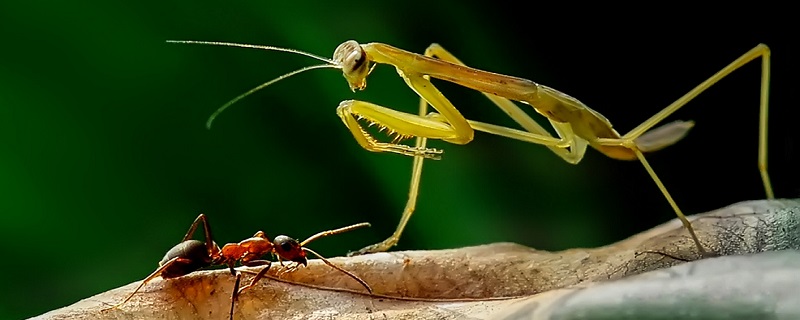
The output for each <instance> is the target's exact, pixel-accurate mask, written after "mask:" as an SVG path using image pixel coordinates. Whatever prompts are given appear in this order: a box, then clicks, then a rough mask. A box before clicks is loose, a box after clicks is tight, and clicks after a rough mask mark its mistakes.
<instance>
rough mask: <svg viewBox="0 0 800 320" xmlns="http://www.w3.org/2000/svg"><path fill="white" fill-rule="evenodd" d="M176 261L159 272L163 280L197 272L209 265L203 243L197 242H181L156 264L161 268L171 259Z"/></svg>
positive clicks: (209, 260) (206, 250) (208, 258)
mask: <svg viewBox="0 0 800 320" xmlns="http://www.w3.org/2000/svg"><path fill="white" fill-rule="evenodd" d="M176 258H177V259H178V260H177V261H175V262H173V263H172V264H171V265H170V266H169V267H167V268H166V269H164V271H162V272H161V277H162V278H164V279H169V278H176V277H180V276H184V275H187V274H189V273H191V272H194V271H197V270H199V269H200V268H203V267H207V266H209V265H211V257H209V256H208V249H207V248H206V244H205V242H202V241H199V240H186V241H183V242H181V243H179V244H177V245H175V246H174V247H172V249H169V251H167V254H166V255H164V258H163V259H161V261H160V262H159V263H158V265H159V266H163V265H164V264H166V263H167V262H169V261H170V260H172V259H176Z"/></svg>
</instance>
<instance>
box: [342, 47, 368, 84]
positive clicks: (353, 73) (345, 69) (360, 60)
mask: <svg viewBox="0 0 800 320" xmlns="http://www.w3.org/2000/svg"><path fill="white" fill-rule="evenodd" d="M333 63H334V64H336V65H338V66H340V67H341V68H342V73H343V74H344V78H345V79H347V84H349V85H350V90H353V91H354V92H355V91H356V89H358V90H364V89H365V88H366V87H367V76H369V72H370V67H369V57H368V56H367V53H366V52H365V51H364V49H363V48H361V45H359V44H358V42H355V41H354V40H348V41H345V42H343V43H342V44H340V45H339V46H338V47H336V50H335V51H334V52H333Z"/></svg>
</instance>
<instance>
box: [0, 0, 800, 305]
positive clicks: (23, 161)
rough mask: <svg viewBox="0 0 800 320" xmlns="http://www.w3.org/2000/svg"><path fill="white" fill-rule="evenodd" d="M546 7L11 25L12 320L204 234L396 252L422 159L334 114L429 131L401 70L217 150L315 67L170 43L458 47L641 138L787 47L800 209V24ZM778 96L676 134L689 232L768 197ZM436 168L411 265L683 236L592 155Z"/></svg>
mask: <svg viewBox="0 0 800 320" xmlns="http://www.w3.org/2000/svg"><path fill="white" fill-rule="evenodd" d="M387 3H388V2H387ZM546 5H547V3H541V4H534V5H533V7H532V8H534V9H533V10H531V9H524V8H519V7H506V6H502V5H501V4H500V3H498V2H491V3H489V2H483V1H472V2H461V1H436V2H430V3H414V2H394V3H393V4H392V5H391V6H390V5H388V4H387V5H385V6H377V7H376V6H371V5H370V4H369V2H352V3H333V2H331V3H324V4H317V5H315V6H314V7H311V6H310V5H309V4H307V3H300V2H299V1H298V2H295V3H294V4H271V3H268V2H266V1H264V2H257V3H249V4H236V5H228V4H223V3H222V2H219V1H191V2H189V1H186V2H164V3H145V2H141V3H140V2H136V3H128V4H124V3H122V2H116V1H106V2H97V3H93V4H88V3H87V4H83V5H80V4H77V3H74V2H64V3H59V2H55V1H53V2H36V1H30V2H19V3H12V2H4V3H3V4H2V5H0V21H2V22H0V35H2V39H3V40H2V41H3V45H2V49H0V51H1V53H0V58H2V60H0V192H2V193H0V194H2V198H0V219H1V220H0V242H1V243H2V244H3V245H4V246H5V248H4V249H3V252H4V254H3V257H4V260H5V261H3V265H4V267H3V273H2V276H0V279H2V280H1V281H2V286H0V287H2V292H0V301H2V302H0V318H3V319H13V318H22V317H29V316H34V315H37V314H41V313H43V312H46V311H48V310H51V309H54V308H58V307H62V306H65V305H68V304H71V303H73V302H76V301H78V300H80V299H83V298H86V297H89V296H91V295H94V294H97V293H99V292H102V291H105V290H109V289H112V288H115V287H118V286H121V285H124V284H127V283H130V282H133V281H137V280H140V279H142V278H144V277H145V276H146V275H147V274H148V273H150V272H151V271H152V270H153V269H155V267H156V264H157V262H158V261H159V260H160V259H161V257H162V255H163V254H164V252H166V250H167V249H168V248H170V247H171V246H172V245H174V244H175V243H177V242H178V240H180V237H181V236H183V234H184V232H185V231H186V229H187V228H188V227H189V224H190V223H191V221H192V220H193V219H194V218H195V217H196V216H197V214H198V213H200V212H204V213H206V214H207V215H208V216H209V219H210V222H211V224H212V227H213V229H214V232H215V238H216V240H217V241H218V242H220V243H226V242H234V241H239V240H241V239H243V238H246V237H248V236H250V235H252V234H253V233H254V232H255V231H257V230H259V229H261V230H264V231H265V232H267V234H268V235H270V236H275V235H278V234H287V235H292V236H295V237H298V238H305V237H307V236H309V235H311V234H313V233H315V232H317V231H320V230H325V229H330V228H335V227H340V226H344V225H348V224H352V223H356V222H361V221H369V222H372V224H373V227H372V228H370V229H367V230H360V231H357V232H353V233H350V234H344V235H340V236H337V237H332V238H329V239H324V240H320V241H318V242H316V243H314V244H313V246H311V247H313V248H314V249H315V250H317V251H318V252H320V253H322V254H325V255H328V256H338V255H342V254H344V253H346V252H347V251H349V250H355V249H358V248H361V247H363V246H364V245H367V244H371V243H374V242H377V241H379V240H382V239H384V238H385V237H386V236H388V235H389V234H390V233H391V232H392V231H393V230H394V228H395V225H396V223H397V221H398V219H399V214H400V212H401V211H402V209H403V206H404V204H405V201H406V194H407V188H408V182H409V181H408V180H409V174H410V167H411V159H410V158H408V157H402V156H398V155H393V154H376V153H370V152H367V151H364V150H363V149H361V148H360V147H359V146H358V145H357V144H356V142H355V141H354V140H353V138H352V136H351V135H350V133H349V132H348V131H347V130H346V129H345V127H344V126H343V124H342V123H341V121H340V120H339V119H338V117H337V116H336V114H335V111H334V110H335V108H336V106H337V105H338V103H339V101H341V100H345V99H353V98H356V99H362V100H366V101H371V102H374V103H379V104H382V105H385V106H388V107H392V108H396V109H398V110H404V111H407V112H416V106H417V97H416V96H415V95H414V94H413V92H412V91H410V90H409V89H408V88H407V87H405V85H404V84H403V82H402V81H401V79H400V78H398V77H397V74H396V72H395V71H394V70H393V69H392V68H391V67H389V66H378V68H377V69H376V70H375V72H374V73H373V74H372V76H371V77H370V79H369V87H368V88H367V90H366V91H363V92H358V93H355V94H354V93H352V92H350V91H349V89H348V87H347V85H346V83H345V81H344V79H342V77H341V74H340V73H338V72H337V71H334V70H317V71H312V72H308V73H305V74H302V75H298V76H296V77H294V78H290V79H287V80H284V81H283V82H280V83H278V84H276V85H274V86H273V87H270V88H268V89H266V90H264V91H261V92H259V93H257V94H254V95H252V96H250V97H248V98H247V99H245V100H243V101H241V102H240V103H238V104H237V105H235V106H234V107H232V108H231V109H229V110H228V111H226V112H225V113H223V114H222V115H221V116H220V117H219V118H218V119H217V122H216V123H215V126H214V128H213V130H210V131H209V130H206V129H205V127H204V123H205V121H206V118H207V117H208V116H209V115H210V114H211V113H212V112H213V111H214V110H216V108H218V107H219V106H220V105H222V104H223V103H225V102H226V101H228V100H229V99H231V98H233V97H235V96H236V95H238V94H240V93H242V92H244V91H246V90H248V89H250V88H252V87H254V86H256V85H258V84H259V83H262V82H264V81H267V80H269V79H272V78H273V77H275V76H278V75H280V74H283V73H285V72H288V71H291V70H294V69H297V68H300V67H302V66H306V65H310V64H312V63H316V62H315V61H313V60H311V59H308V58H304V57H300V56H294V55H291V54H287V53H276V52H263V51H257V50H250V49H237V48H225V47H210V46H196V45H179V44H167V43H165V42H164V40H167V39H185V40H215V41H230V42H242V43H254V44H268V45H276V46H284V47H290V48H297V49H301V50H305V51H309V52H312V53H316V54H319V55H323V56H330V55H331V54H332V52H333V49H334V48H335V47H336V46H337V45H338V44H339V43H341V42H342V41H345V40H348V39H355V40H358V41H360V42H364V43H366V42H370V41H378V42H384V43H388V44H392V45H395V46H397V47H400V48H404V49H407V50H411V51H416V52H422V51H423V50H424V49H425V47H426V46H427V45H428V44H429V43H431V42H438V43H440V44H442V45H443V46H444V47H445V48H447V49H448V50H450V51H451V52H453V53H454V54H455V55H457V56H458V57H459V58H461V59H462V60H463V61H464V62H465V63H467V64H469V65H471V66H474V67H478V68H482V69H487V70H491V71H494V72H499V73H503V74H509V75H514V76H520V77H524V78H528V79H532V80H534V81H537V82H540V83H542V84H546V85H548V86H551V87H553V88H556V89H559V90H561V91H563V92H565V93H568V94H570V95H572V96H574V97H576V98H578V99H580V100H581V101H583V102H584V103H586V104H587V105H589V106H590V107H592V108H593V109H595V110H597V111H599V112H601V113H603V114H604V115H605V116H606V117H608V118H609V119H610V120H611V121H612V122H613V123H614V125H615V128H617V130H618V131H619V132H620V133H625V132H627V131H628V130H630V129H632V128H633V127H635V126H636V125H638V124H639V123H640V122H641V121H643V120H645V119H647V118H648V117H650V116H651V115H652V114H654V113H655V112H657V111H658V110H660V109H661V108H663V107H665V106H667V105H668V104H669V103H670V102H672V101H674V100H675V99H677V98H678V97H680V96H681V95H683V94H684V93H685V92H687V91H689V90H690V89H692V88H693V87H694V86H695V85H697V84H699V83H700V82H701V81H703V80H705V79H706V78H707V77H708V76H710V75H712V74H713V73H714V72H716V71H718V70H719V69H721V68H722V67H724V66H725V65H726V64H728V63H729V62H731V61H733V60H734V59H735V58H737V57H738V56H739V55H741V54H743V53H744V52H746V51H747V50H749V49H751V48H752V47H754V46H755V45H756V44H758V43H759V42H764V43H766V44H768V45H770V47H771V48H772V50H773V60H772V62H773V64H772V71H773V76H772V85H771V87H770V90H771V95H770V101H771V104H770V106H771V110H770V131H769V133H770V135H769V147H770V149H769V150H770V153H769V160H770V161H769V166H770V170H771V173H772V178H773V185H774V188H775V191H776V195H777V196H778V197H797V195H798V193H800V186H798V183H797V181H798V171H797V169H796V166H791V165H790V164H791V163H796V162H797V161H798V158H799V155H798V150H797V145H798V137H799V136H800V135H799V134H798V133H797V130H796V126H797V125H796V119H797V118H796V117H795V115H796V112H793V111H794V110H795V109H796V108H797V103H796V101H797V98H798V97H797V95H796V87H797V85H798V81H797V80H796V77H797V68H796V66H797V62H796V60H795V59H796V56H797V55H798V51H797V47H796V43H797V42H796V33H793V32H792V30H794V29H796V27H797V24H796V23H794V21H793V20H792V19H791V18H786V17H783V15H784V13H785V12H783V11H786V9H782V8H769V9H766V10H762V9H759V8H757V7H755V5H753V7H747V8H739V9H738V12H736V13H730V12H700V13H698V12H696V11H695V10H696V9H697V8H695V7H691V6H688V7H687V6H680V5H677V4H672V3H670V4H669V5H668V6H665V7H661V8H659V7H656V4H653V6H652V7H650V8H644V7H630V6H625V7H619V8H613V7H602V8H589V7H582V6H580V5H576V4H572V5H570V4H568V6H567V7H564V8H546V7H543V6H546ZM673 11H674V12H673ZM759 77H760V60H759V61H757V62H756V63H751V64H750V65H748V66H746V67H745V68H742V69H741V70H739V71H736V72H735V73H734V74H733V75H732V76H730V77H729V78H726V79H724V80H723V81H721V82H720V83H719V84H718V85H717V86H715V87H713V88H712V89H711V90H709V91H707V92H706V93H704V94H702V95H701V96H700V97H698V98H697V99H696V100H695V101H693V102H692V103H690V104H689V105H688V106H687V107H686V108H684V109H682V110H681V111H679V112H678V113H676V114H675V115H674V116H673V117H671V118H670V120H672V119H692V120H695V121H696V123H697V126H696V127H695V129H693V130H692V131H691V133H690V135H689V136H688V137H687V138H686V139H685V140H684V141H681V142H680V143H678V144H677V145H675V146H672V147H670V148H668V149H666V150H663V151H661V152H658V153H656V154H653V155H651V156H650V157H649V159H650V161H651V164H652V165H653V166H654V168H655V170H656V172H657V173H658V174H659V175H660V176H661V178H662V179H663V182H664V183H665V184H666V186H667V188H668V189H669V190H670V191H671V192H672V195H673V197H674V198H675V200H676V201H677V203H678V204H679V206H680V207H681V208H682V209H683V210H684V211H685V212H686V213H687V214H688V213H697V212H703V211H708V210H712V209H716V208H719V207H721V206H725V205H728V204H731V203H734V202H738V201H742V200H748V199H760V198H764V191H763V188H762V186H761V181H760V177H759V175H758V171H757V169H756V156H757V153H756V151H757V125H758V99H759V87H758V85H759ZM436 84H439V85H440V89H442V91H443V92H444V93H445V95H447V96H448V97H449V98H450V99H451V101H452V102H453V103H454V104H455V105H456V106H457V107H458V108H459V109H460V110H462V111H463V113H464V114H465V115H466V116H467V117H468V118H470V119H476V120H482V121H486V122H491V123H497V124H504V125H513V123H512V122H511V121H510V120H509V119H507V118H505V117H504V115H503V114H502V112H500V111H499V110H498V109H497V108H495V107H493V105H491V104H490V103H489V101H488V100H486V99H485V98H483V97H482V96H481V95H480V94H478V93H476V92H472V91H469V90H466V89H463V88H459V87H456V86H453V85H450V84H445V83H442V82H441V81H439V82H436ZM531 114H534V113H533V112H531ZM536 118H537V119H541V118H540V117H538V116H536ZM542 123H544V122H542ZM430 145H432V146H435V147H439V148H444V150H445V154H444V159H443V160H441V161H428V162H427V163H426V165H425V170H424V172H423V178H422V187H421V188H422V189H421V195H420V199H419V203H418V206H417V214H416V215H415V216H414V217H413V218H412V219H411V222H410V224H409V226H408V228H407V231H406V233H405V234H404V236H403V238H402V239H401V242H400V245H399V246H398V247H396V250H406V249H439V248H454V247H461V246H469V245H478V244H485V243H491V242H499V241H511V242H517V243H521V244H525V245H528V246H532V247H535V248H539V249H546V250H560V249H566V248H572V247H594V246H600V245H604V244H608V243H611V242H613V241H616V240H620V239H623V238H625V237H627V236H630V235H632V234H634V233H636V232H639V231H642V230H644V229H647V228H649V227H652V226H654V225H656V224H658V223H661V222H664V221H667V220H669V219H672V218H674V214H673V212H672V209H671V208H670V207H669V205H668V204H667V202H666V200H665V199H664V198H663V197H662V195H661V193H660V192H659V191H658V189H657V188H656V186H655V184H654V183H653V182H652V181H651V180H650V178H649V177H648V175H647V174H646V172H645V171H644V169H643V168H642V166H641V165H640V164H639V163H637V162H621V161H615V160H612V159H608V158H606V157H604V156H603V155H601V154H599V153H597V152H595V151H594V150H590V151H588V152H587V154H586V157H585V158H584V159H583V161H582V162H581V163H580V164H579V165H577V166H574V165H570V164H567V163H566V162H563V161H562V160H561V159H559V158H558V157H556V156H554V155H553V154H551V153H550V151H549V150H547V149H546V148H543V147H541V146H536V145H531V144H526V143H522V142H518V141H512V140H507V139H503V138H500V137H494V136H489V135H485V134H480V133H479V134H477V135H476V138H475V140H474V141H473V142H472V143H470V144H468V145H466V146H457V145H450V144H447V143H444V142H440V141H434V142H431V143H430Z"/></svg>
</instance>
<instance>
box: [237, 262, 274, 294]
mask: <svg viewBox="0 0 800 320" xmlns="http://www.w3.org/2000/svg"><path fill="white" fill-rule="evenodd" d="M245 265H246V266H248V267H258V266H266V267H264V268H263V269H261V271H259V272H258V273H256V275H255V277H253V280H250V283H249V284H247V285H246V286H244V287H241V288H239V290H238V291H237V292H236V297H237V298H238V296H239V295H240V294H242V292H244V291H245V290H247V289H250V287H252V286H253V285H255V284H256V282H258V281H259V280H261V278H263V277H264V276H265V275H266V274H267V271H269V268H270V267H272V261H269V260H253V261H249V262H247V263H246V264H245Z"/></svg>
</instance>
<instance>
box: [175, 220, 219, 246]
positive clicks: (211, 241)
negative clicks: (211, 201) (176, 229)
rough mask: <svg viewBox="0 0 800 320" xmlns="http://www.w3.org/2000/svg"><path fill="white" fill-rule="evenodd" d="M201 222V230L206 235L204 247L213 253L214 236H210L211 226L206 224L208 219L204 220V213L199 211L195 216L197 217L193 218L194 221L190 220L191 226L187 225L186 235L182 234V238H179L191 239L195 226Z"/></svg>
mask: <svg viewBox="0 0 800 320" xmlns="http://www.w3.org/2000/svg"><path fill="white" fill-rule="evenodd" d="M201 222H202V223H203V231H204V232H205V236H206V241H205V242H206V249H208V252H209V253H211V254H213V253H215V251H216V250H215V247H216V246H215V245H214V237H212V236H211V227H210V226H209V225H208V221H206V215H205V214H202V213H201V214H200V215H198V216H197V218H195V219H194V222H192V226H191V227H189V231H187V232H186V235H184V236H183V240H181V242H184V241H186V240H189V239H191V238H192V235H193V234H194V231H195V230H197V226H198V225H199V224H200V223H201Z"/></svg>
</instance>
